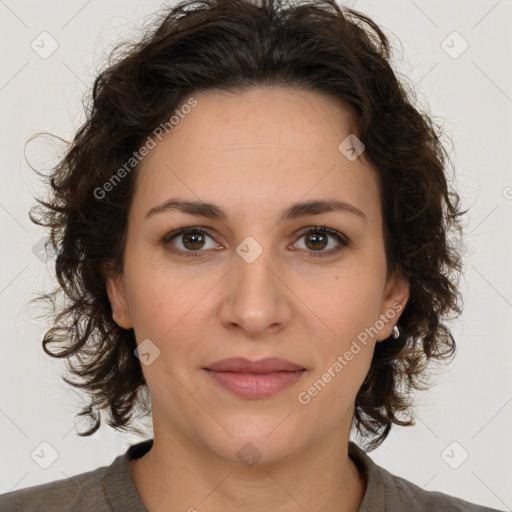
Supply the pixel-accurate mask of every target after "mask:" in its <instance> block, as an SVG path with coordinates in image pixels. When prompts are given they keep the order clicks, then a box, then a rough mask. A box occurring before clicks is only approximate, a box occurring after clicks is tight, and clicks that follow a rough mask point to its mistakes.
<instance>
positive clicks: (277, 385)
mask: <svg viewBox="0 0 512 512" xmlns="http://www.w3.org/2000/svg"><path fill="white" fill-rule="evenodd" d="M206 371H207V372H208V373H209V374H210V376H211V377H212V378H213V379H215V380H216V381H217V382H218V383H219V384H220V385H221V386H222V387H224V388H225V389H227V390H228V391H231V393H233V394H235V395H238V396H241V397H243V398H267V397H269V396H271V395H273V394H275V393H278V392H279V391H282V390H283V389H286V388H289V387H290V386H292V385H293V384H295V383H296V382H297V381H298V380H299V379H300V378H301V377H302V374H303V373H304V372H305V371H306V370H298V371H294V372H272V373H260V374H256V373H235V372H215V371H213V370H206Z"/></svg>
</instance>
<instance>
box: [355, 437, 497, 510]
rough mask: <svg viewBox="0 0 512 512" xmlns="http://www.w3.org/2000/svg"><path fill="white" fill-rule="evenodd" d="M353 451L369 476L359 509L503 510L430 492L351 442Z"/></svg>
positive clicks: (357, 461)
mask: <svg viewBox="0 0 512 512" xmlns="http://www.w3.org/2000/svg"><path fill="white" fill-rule="evenodd" d="M349 454H350V456H351V458H352V459H353V460H354V462H356V464H357V465H358V466H359V468H360V469H361V470H362V471H363V472H364V473H365V475H366V478H367V489H366V493H365V495H364V498H363V501H362V503H361V507H360V509H359V512H377V511H379V512H383V511H390V512H391V511H392V512H402V511H403V512H406V511H407V512H409V511H411V510H414V511H415V512H430V511H432V510H439V511H441V510H442V511H443V512H500V511H499V510H498V509H494V508H489V507H484V506H483V505H477V504H476V503H470V502H468V501H465V500H463V499H460V498H457V497H455V496H450V495H448V494H445V493H442V492H436V491H426V490H425V489H422V488H421V487H419V486H418V485H416V484H414V483H412V482H410V481H408V480H406V479H404V478H401V477H399V476H396V475H394V474H392V473H390V472H389V471H388V470H386V469H384V468H382V467H381V466H378V465H377V464H376V463H375V462H373V460H372V459H371V458H370V457H369V456H368V455H367V454H366V453H365V452H364V451H363V450H362V449H361V448H360V447H359V446H357V445H356V444H355V443H353V442H350V443H349Z"/></svg>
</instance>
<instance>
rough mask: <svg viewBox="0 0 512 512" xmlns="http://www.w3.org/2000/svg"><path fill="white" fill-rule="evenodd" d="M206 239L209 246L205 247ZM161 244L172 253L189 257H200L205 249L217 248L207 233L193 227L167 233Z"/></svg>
mask: <svg viewBox="0 0 512 512" xmlns="http://www.w3.org/2000/svg"><path fill="white" fill-rule="evenodd" d="M208 239H211V242H210V246H208V245H207V242H208ZM162 244H163V245H164V246H166V247H168V248H169V249H170V250H171V251H172V252H176V253H180V254H182V255H184V256H191V257H197V256H202V254H201V253H204V252H206V250H207V249H216V248H217V247H218V244H217V243H215V241H213V239H212V235H211V234H210V233H209V232H207V231H205V230H204V229H199V228H194V227H191V228H182V229H179V230H177V231H173V232H172V233H169V234H168V235H166V236H165V237H164V238H163V239H162ZM194 253H196V254H194Z"/></svg>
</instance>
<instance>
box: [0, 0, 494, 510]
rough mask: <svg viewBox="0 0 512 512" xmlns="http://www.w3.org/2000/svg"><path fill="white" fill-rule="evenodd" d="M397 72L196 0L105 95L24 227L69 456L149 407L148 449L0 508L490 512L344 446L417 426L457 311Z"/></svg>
mask: <svg viewBox="0 0 512 512" xmlns="http://www.w3.org/2000/svg"><path fill="white" fill-rule="evenodd" d="M388 60H389V47H388V42H387V39H386V37H385V36H384V34H383V33H382V32H381V30H380V29H379V28H378V27H377V26H376V25H375V24H374V23H373V22H372V21H371V20H370V19H369V18H367V17H365V16H363V15H362V14H360V13H357V12H355V11H351V10H349V9H344V10H343V11H342V10H341V8H340V7H338V6H337V5H336V4H335V3H334V2H333V1H321V2H319V1H316V2H310V3H306V4H303V5H301V6H295V7H294V6H288V5H283V6H282V5H280V2H278V1H277V0H266V1H264V2H260V3H258V4H257V3H255V2H250V1H249V0H201V1H194V2H186V3H183V4H181V5H179V6H178V7H175V8H173V9H171V10H169V12H167V13H166V15H165V16H164V17H163V19H161V22H160V24H159V25H158V26H157V27H156V28H155V30H153V31H151V32H148V33H147V34H146V36H145V38H143V40H141V41H139V42H137V43H136V44H134V45H133V46H132V47H130V48H129V49H127V50H126V51H125V53H122V54H121V55H120V58H118V59H117V61H116V62H114V63H112V64H111V65H110V67H109V68H108V69H106V71H105V72H103V73H102V74H101V75H100V76H99V77H98V78H97V80H96V82H95V86H94V90H93V105H92V108H91V110H90V112H89V117H88V120H87V122H86V123H85V124H84V126H83V127H82V128H81V129H80V130H79V131H78V133H77V135H76V137H75V140H74V142H73V144H72V147H71V148H70V150H69V151H68V153H67V154H66V155H65V157H64V159H63V160H62V161H61V163H60V164H59V166H58V167H57V168H56V169H55V170H54V174H53V176H52V179H51V186H52V188H53V194H54V195H53V199H52V201H49V202H42V204H43V207H44V208H43V212H42V214H41V216H40V217H39V218H37V217H35V216H33V220H34V222H37V223H40V224H42V225H45V226H48V227H50V228H51V230H52V231H51V233H52V242H53V243H54V248H55V250H56V253H57V260H56V270H57V277H58V279H59V284H60V287H61V289H62V290H63V291H64V292H65V293H66V295H67V298H68V304H67V307H66V309H63V310H61V311H60V312H59V314H58V316H57V317H56V318H55V322H54V326H53V328H52V329H51V330H50V331H49V332H48V333H47V334H46V336H45V339H44V341H43V346H44V348H45V350H46V351H47V353H49V354H50V355H54V356H55V357H64V358H67V360H68V361H69V362H70V364H72V365H73V372H74V375H75V376H76V377H78V380H76V381H74V382H70V383H73V384H74V385H75V386H78V387H82V388H84V389H85V390H87V392H88V393H89V394H90V397H91V402H90V406H89V407H88V408H86V409H85V410H84V411H83V415H84V416H86V417H88V418H89V419H91V420H92V425H91V428H90V429H89V430H88V431H87V432H85V433H84V434H83V435H91V434H92V433H94V432H95V431H96V430H97V429H98V428H99V426H100V416H99V411H101V410H105V411H106V412H108V413H109V418H108V424H109V425H110V426H112V427H114V428H116V429H129V428H132V426H133V425H132V423H133V415H134V411H135V410H136V409H137V407H142V410H143V411H144V410H145V409H147V410H148V411H149V410H150V411H151V416H152V421H153V430H154V434H153V439H151V440H148V441H145V442H142V443H139V444H137V445H133V446H131V447H130V449H129V450H128V451H127V453H126V454H124V455H120V456H119V457H118V458H116V460H115V461H114V462H113V463H112V465H111V466H109V467H106V468H99V469H97V470H95V471H91V472H88V473H83V474H81V475H77V476H74V477H72V478H69V479H67V480H62V481H59V482H51V483H48V484H44V485H40V486H35V487H31V488H28V489H22V490H18V491H15V492H12V493H8V494H6V495H4V496H3V497H1V498H0V500H1V501H0V504H1V506H2V507H3V508H2V510H9V511H13V510H59V511H71V510H73V511H76V510H95V511H98V510H101V511H107V510H119V511H126V510H132V511H145V510H149V511H151V512H153V511H175V510H176V511H178V510H188V511H194V510H198V511H201V510H209V511H217V510H235V508H236V509H237V510H240V509H241V510H244V511H260V510H279V511H295V510H308V511H310V512H313V511H323V510H339V511H343V512H356V511H360V512H367V511H377V510H379V511H380V510H386V511H393V512H397V511H402V510H403V511H406V510H407V511H410V510H420V511H421V510H425V511H426V510H443V511H445V510H446V511H448V510H464V511H473V510H475V511H476V510H479V511H481V510H492V509H489V508H485V507H482V506H479V505H476V504H471V503H469V502H467V501H464V500H462V499H460V498H456V497H453V496H448V495H446V494H441V493H438V492H428V491H425V490H423V489H421V488H419V487H418V486H416V485H414V484H413V483H411V482H408V481H406V480H404V479H402V478H399V477H397V476H394V475H393V474H392V473H390V472H388V471H387V470H385V469H384V468H381V467H380V466H378V465H376V464H375V463H374V462H373V461H372V459H371V458H370V457H368V455H367V454H366V453H365V451H364V450H363V449H362V448H360V447H359V446H358V445H357V444H355V443H354V442H352V441H350V440H349V436H350V433H351V431H354V432H357V433H358V434H359V436H360V437H361V438H362V440H363V444H364V445H366V447H367V448H368V449H373V448H375V447H376V446H378V445H379V444H380V443H382V442H383V441H384V439H385V438H386V437H387V435H388V433H389V431H390V428H391V426H392V425H393V424H398V425H410V424H412V416H411V411H410V405H411V392H412V391H413V390H415V389H420V388H421V387H422V385H423V381H424V379H425V371H426V368H427V364H428V363H430V362H434V361H435V360H441V359H443V358H447V357H450V356H452V355H453V353H454V349H455V341H454V339H453V337H452V335H451V332H450V331H449V329H448V328H447V327H446V326H445V325H444V324H443V319H444V317H445V316H446V315H447V314H448V313H450V312H456V313H460V307H459V305H458V299H459V298H460V296H459V292H458V289H457V286H456V284H457V280H456V277H457V272H460V269H461V266H460V255H459V254H458V253H457V252H456V250H455V249H454V248H453V247H452V246H451V245H450V244H449V243H448V236H449V234H450V232H451V231H452V230H455V231H457V230H460V221H459V217H460V216H461V215H462V214H463V213H465V212H461V211H460V210H459V208H458V196H457V194H455V193H453V192H450V191H449V190H448V184H447V180H446V176H445V167H446V162H447V155H446V153H445V150H444V148H443V146H442V145H441V143H440V141H439V138H438V134H437V133H436V131H435V129H434V127H433V125H432V123H431V121H430V119H429V118H428V117H427V116H426V115H423V114H421V113H420V112H418V111H417V110H416V109H415V108H414V107H413V106H412V104H411V102H410V100H409V99H408V96H407V94H406V93H405V91H404V88H403V86H402V85H400V83H399V82H398V81H397V79H396V76H395V74H394V72H393V71H392V69H391V67H390V65H389V62H388ZM55 293H58V290H57V291H56V292H55ZM149 395H150V398H149Z"/></svg>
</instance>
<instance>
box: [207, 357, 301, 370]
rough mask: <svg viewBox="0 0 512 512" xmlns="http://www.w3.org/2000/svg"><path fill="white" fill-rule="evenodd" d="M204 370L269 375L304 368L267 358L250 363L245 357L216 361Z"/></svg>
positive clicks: (278, 359)
mask: <svg viewBox="0 0 512 512" xmlns="http://www.w3.org/2000/svg"><path fill="white" fill-rule="evenodd" d="M205 369H206V370H212V371H215V372H236V373H271V372H293V371H298V370H304V369H305V368H303V367H302V366H299V365H296V364H294V363H292V362H291V361H286V360H285V359H280V358H278V357H267V358H265V359H259V360H258V361H252V360H251V359H246V358H245V357H231V358H229V359H221V360H220V361H216V362H215V363H213V364H210V365H208V366H207V367H205Z"/></svg>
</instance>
